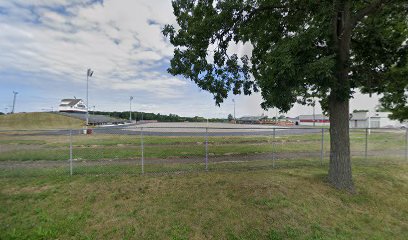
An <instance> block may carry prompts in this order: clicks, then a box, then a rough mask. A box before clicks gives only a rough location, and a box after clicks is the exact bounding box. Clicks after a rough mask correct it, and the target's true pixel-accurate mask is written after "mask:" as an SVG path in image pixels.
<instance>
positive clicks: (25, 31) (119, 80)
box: [0, 0, 374, 117]
mask: <svg viewBox="0 0 408 240" xmlns="http://www.w3.org/2000/svg"><path fill="white" fill-rule="evenodd" d="M164 24H175V17H174V16H173V14H172V7H171V1H170V0H105V1H103V4H101V3H98V2H96V3H95V1H90V0H89V1H85V0H52V1H51V0H3V1H1V2H0V39H1V41H0V52H1V54H0V74H1V73H2V72H3V73H7V74H3V75H2V76H0V83H1V84H2V86H3V87H4V86H9V87H10V88H15V87H19V86H22V85H24V86H28V88H30V89H31V91H33V92H34V89H37V92H38V93H37V98H38V99H37V102H36V105H35V106H36V107H37V106H41V105H42V106H52V105H54V106H55V105H56V104H57V103H55V101H58V98H59V97H61V95H62V97H71V96H72V95H76V96H78V95H82V96H84V95H85V94H84V89H82V88H83V86H84V80H85V77H86V75H85V73H86V69H87V68H89V67H90V68H92V69H93V70H94V72H95V73H94V76H93V77H92V78H91V83H92V86H91V94H92V98H93V102H94V103H95V102H96V101H99V102H98V104H96V105H98V106H100V107H101V108H102V107H103V108H105V110H123V109H126V108H127V103H126V102H127V100H126V99H128V95H129V94H133V93H137V94H138V99H139V100H140V101H139V103H135V106H138V107H140V108H144V109H143V110H145V111H153V112H161V113H177V114H181V115H183V114H184V115H188V116H194V115H197V114H200V115H205V116H217V117H220V116H223V117H226V115H228V114H229V113H232V111H233V105H232V102H231V99H227V100H226V101H225V103H224V104H222V106H221V108H218V107H215V104H214V101H213V99H212V96H211V94H209V93H207V92H204V91H199V90H198V88H197V87H196V86H195V84H193V83H191V82H189V81H188V80H181V79H180V78H176V77H173V76H171V75H169V74H167V73H166V71H165V68H166V65H167V64H168V59H169V58H170V57H171V56H172V52H173V48H172V46H171V45H170V44H169V43H168V41H166V40H165V39H164V37H163V35H162V33H161V29H162V27H163V26H164ZM251 50H252V46H251V45H250V44H245V45H243V44H237V45H235V44H233V45H232V46H230V48H229V49H228V52H229V53H238V56H242V55H244V54H247V55H249V56H250V53H251ZM49 88H54V89H51V90H52V91H49V90H50V89H49ZM55 88H58V89H55ZM192 90H193V91H192ZM0 91H1V89H0ZM92 91H93V92H92ZM10 92H11V90H10ZM21 92H22V94H21V96H20V97H21V99H22V100H24V99H25V100H26V101H31V102H35V101H34V100H33V98H34V96H32V97H31V99H28V96H27V94H28V93H27V91H26V92H25V93H24V91H21ZM98 92H99V93H100V94H99V95H98ZM24 94H26V95H24ZM38 94H49V95H48V96H43V95H41V96H38ZM31 95H35V94H34V93H32V94H31V93H30V96H31ZM78 97H81V96H78ZM231 97H232V96H231ZM234 98H235V99H236V100H237V116H242V115H248V114H251V115H258V114H261V113H262V112H263V110H262V109H261V108H260V107H259V104H260V102H261V98H260V95H259V94H255V95H253V96H250V97H247V96H239V97H238V96H234ZM8 101H9V100H8V98H7V99H6V97H3V98H2V96H0V102H1V103H0V105H1V104H3V105H7V106H8V105H9V103H8ZM53 101H54V102H53ZM116 101H118V102H121V103H120V104H122V105H120V104H117V102H116ZM353 101H354V100H353ZM367 101H368V100H367ZM369 101H371V102H374V101H373V100H369ZM41 102H43V104H42V103H41ZM362 102H366V100H364V101H362ZM101 108H100V109H101ZM299 109H300V108H299ZM301 109H302V110H295V112H302V111H310V109H308V108H301ZM305 109H306V110H305ZM23 110H24V111H30V110H39V109H35V108H34V107H33V108H32V109H23ZM302 113H303V112H302ZM293 115H295V114H293Z"/></svg>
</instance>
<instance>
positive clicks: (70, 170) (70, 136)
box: [69, 129, 73, 176]
mask: <svg viewBox="0 0 408 240" xmlns="http://www.w3.org/2000/svg"><path fill="white" fill-rule="evenodd" d="M72 168H73V166H72V129H70V130H69V175H70V176H72V172H73V169H72Z"/></svg>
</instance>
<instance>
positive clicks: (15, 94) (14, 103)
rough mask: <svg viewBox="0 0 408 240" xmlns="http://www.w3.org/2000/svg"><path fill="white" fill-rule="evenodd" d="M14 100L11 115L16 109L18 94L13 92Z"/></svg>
mask: <svg viewBox="0 0 408 240" xmlns="http://www.w3.org/2000/svg"><path fill="white" fill-rule="evenodd" d="M13 94H14V98H13V108H12V109H11V113H14V110H15V107H16V96H17V94H18V92H15V91H13Z"/></svg>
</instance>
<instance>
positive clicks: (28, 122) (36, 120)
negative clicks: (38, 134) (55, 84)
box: [0, 112, 84, 130]
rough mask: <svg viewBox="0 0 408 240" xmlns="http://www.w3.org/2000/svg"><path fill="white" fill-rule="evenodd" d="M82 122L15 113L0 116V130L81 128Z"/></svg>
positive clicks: (42, 115) (39, 113) (60, 117)
mask: <svg viewBox="0 0 408 240" xmlns="http://www.w3.org/2000/svg"><path fill="white" fill-rule="evenodd" d="M83 124H84V123H83V121H81V120H79V119H75V118H71V117H66V116H62V115H58V114H53V113H43V112H34V113H16V114H10V115H0V130H16V129H18V130H23V129H30V130H32V129H69V128H81V127H82V126H83Z"/></svg>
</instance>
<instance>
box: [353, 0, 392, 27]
mask: <svg viewBox="0 0 408 240" xmlns="http://www.w3.org/2000/svg"><path fill="white" fill-rule="evenodd" d="M389 2H391V0H375V1H373V2H371V3H370V4H369V5H368V6H366V7H365V8H363V9H361V10H360V11H358V12H357V13H356V15H355V16H354V18H353V19H352V22H351V24H352V25H351V26H352V27H355V26H356V25H357V23H358V22H360V21H361V20H362V19H363V18H364V17H365V16H367V15H369V14H371V13H374V12H376V11H378V10H379V9H380V8H381V7H382V6H383V5H384V4H386V3H389Z"/></svg>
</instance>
